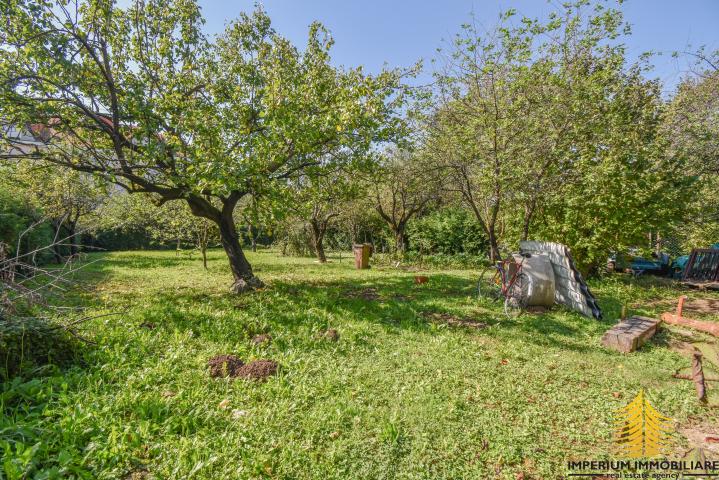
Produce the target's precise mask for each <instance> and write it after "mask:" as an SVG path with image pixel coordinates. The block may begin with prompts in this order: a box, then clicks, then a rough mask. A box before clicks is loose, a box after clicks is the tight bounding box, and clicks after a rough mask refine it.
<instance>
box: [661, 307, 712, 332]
mask: <svg viewBox="0 0 719 480" xmlns="http://www.w3.org/2000/svg"><path fill="white" fill-rule="evenodd" d="M661 318H662V321H663V322H666V323H669V324H671V325H681V326H683V327H689V328H693V329H694V330H699V331H700V332H704V333H708V334H710V335H714V336H715V337H719V323H717V322H708V321H703V320H694V319H693V318H686V317H678V316H677V315H675V314H673V313H669V312H665V313H662V317H661Z"/></svg>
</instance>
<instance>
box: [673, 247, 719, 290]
mask: <svg viewBox="0 0 719 480" xmlns="http://www.w3.org/2000/svg"><path fill="white" fill-rule="evenodd" d="M682 280H684V281H688V280H689V281H694V282H716V281H719V250H718V249H713V248H695V249H694V250H692V253H691V254H690V255H689V261H688V262H687V266H686V267H685V268H684V274H683V275H682Z"/></svg>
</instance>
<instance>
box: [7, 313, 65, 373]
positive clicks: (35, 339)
mask: <svg viewBox="0 0 719 480" xmlns="http://www.w3.org/2000/svg"><path fill="white" fill-rule="evenodd" d="M76 343H77V342H76V341H75V340H74V339H73V338H72V337H71V336H70V335H69V334H68V333H67V332H66V331H65V330H63V329H62V328H59V327H58V326H57V325H55V324H52V323H49V322H47V321H45V320H42V319H36V318H32V317H30V318H13V317H8V316H4V317H3V313H2V312H0V359H2V367H0V380H3V381H4V380H8V379H10V378H13V377H15V376H17V375H21V376H31V375H30V374H32V375H34V374H36V373H37V372H38V370H39V369H42V368H49V369H50V370H52V369H53V368H57V367H60V368H62V367H66V366H68V365H70V364H71V363H73V361H74V360H75V352H76V351H77V348H76V347H77V345H76Z"/></svg>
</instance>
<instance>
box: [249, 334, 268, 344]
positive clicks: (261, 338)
mask: <svg viewBox="0 0 719 480" xmlns="http://www.w3.org/2000/svg"><path fill="white" fill-rule="evenodd" d="M271 341H272V335H270V334H269V333H262V334H260V335H255V336H254V337H252V343H253V344H255V345H262V344H263V343H270V342H271Z"/></svg>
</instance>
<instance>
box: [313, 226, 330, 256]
mask: <svg viewBox="0 0 719 480" xmlns="http://www.w3.org/2000/svg"><path fill="white" fill-rule="evenodd" d="M310 226H311V227H312V240H313V246H314V247H315V254H317V260H319V262H320V263H327V257H326V256H325V247H324V239H325V238H324V237H325V229H324V228H323V226H322V225H320V224H319V222H318V221H316V220H311V221H310Z"/></svg>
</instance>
